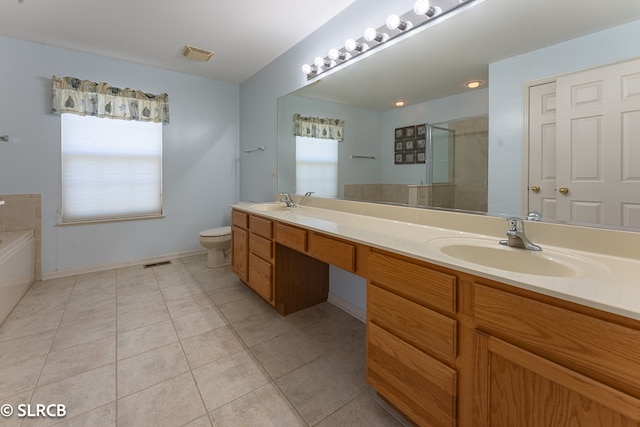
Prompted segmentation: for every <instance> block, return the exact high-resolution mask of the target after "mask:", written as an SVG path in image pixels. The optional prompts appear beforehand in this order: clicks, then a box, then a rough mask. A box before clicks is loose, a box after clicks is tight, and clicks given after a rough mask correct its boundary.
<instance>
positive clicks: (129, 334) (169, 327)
mask: <svg viewBox="0 0 640 427" xmlns="http://www.w3.org/2000/svg"><path fill="white" fill-rule="evenodd" d="M175 341H178V335H177V334H176V330H175V329H174V327H173V323H172V322H171V320H165V321H162V322H158V323H154V324H153V325H147V326H143V327H141V328H137V329H133V330H131V331H126V332H123V333H118V338H117V356H118V360H122V359H126V358H128V357H131V356H135V355H136V354H140V353H144V352H145V351H149V350H153V349H154V348H158V347H162V346H165V345H167V344H171V343H172V342H175Z"/></svg>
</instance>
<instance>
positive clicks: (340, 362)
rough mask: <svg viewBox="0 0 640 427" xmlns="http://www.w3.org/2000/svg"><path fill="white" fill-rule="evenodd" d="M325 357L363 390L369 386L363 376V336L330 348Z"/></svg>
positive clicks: (364, 352)
mask: <svg viewBox="0 0 640 427" xmlns="http://www.w3.org/2000/svg"><path fill="white" fill-rule="evenodd" d="M326 357H327V359H329V360H330V361H331V362H333V363H334V364H335V365H336V367H337V368H338V369H340V370H341V371H342V372H344V373H345V374H346V375H347V376H348V377H349V378H350V379H352V380H353V381H354V382H355V383H356V384H358V385H359V386H360V388H362V389H364V390H368V389H369V388H370V387H369V386H368V384H367V380H366V378H365V374H366V372H365V368H366V367H365V364H366V338H365V337H364V336H362V337H360V338H358V339H357V340H355V341H353V342H351V343H349V344H346V345H345V346H343V347H338V348H334V349H332V350H331V351H330V352H328V353H327V354H326Z"/></svg>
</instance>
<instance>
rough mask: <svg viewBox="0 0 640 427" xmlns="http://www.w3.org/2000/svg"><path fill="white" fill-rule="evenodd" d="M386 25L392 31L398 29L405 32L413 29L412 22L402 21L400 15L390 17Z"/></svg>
mask: <svg viewBox="0 0 640 427" xmlns="http://www.w3.org/2000/svg"><path fill="white" fill-rule="evenodd" d="M386 25H387V28H388V29H390V30H395V29H398V30H400V31H405V30H408V29H410V28H411V27H412V24H411V22H409V21H403V20H401V19H400V17H399V16H398V15H389V17H388V18H387V22H386Z"/></svg>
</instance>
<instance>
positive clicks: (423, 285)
mask: <svg viewBox="0 0 640 427" xmlns="http://www.w3.org/2000/svg"><path fill="white" fill-rule="evenodd" d="M368 271H369V280H370V281H371V282H372V283H374V284H376V285H379V286H380V287H382V288H385V289H388V290H390V291H392V292H394V293H396V294H398V295H400V296H403V297H405V298H408V299H410V300H412V301H415V302H417V303H419V304H422V305H424V306H427V307H432V308H436V309H439V310H443V311H445V312H447V313H455V311H456V277H455V276H453V275H451V274H446V273H442V272H440V271H436V270H432V269H430V268H429V267H426V266H424V265H420V264H417V263H413V262H409V261H406V260H404V259H401V258H396V257H391V256H388V255H385V254H382V253H379V252H375V251H371V253H370V254H369V270H368Z"/></svg>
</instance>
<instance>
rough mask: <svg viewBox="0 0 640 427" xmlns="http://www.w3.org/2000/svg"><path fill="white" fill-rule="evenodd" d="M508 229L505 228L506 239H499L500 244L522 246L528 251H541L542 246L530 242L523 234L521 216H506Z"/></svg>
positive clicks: (514, 246)
mask: <svg viewBox="0 0 640 427" xmlns="http://www.w3.org/2000/svg"><path fill="white" fill-rule="evenodd" d="M507 221H509V229H508V230H507V232H506V234H507V239H505V240H500V244H501V245H506V246H511V247H513V248H523V249H528V250H530V251H541V250H542V248H541V247H540V246H538V245H536V244H535V243H531V242H530V241H529V239H527V236H525V234H524V221H523V220H522V218H518V217H511V218H508V219H507Z"/></svg>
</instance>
